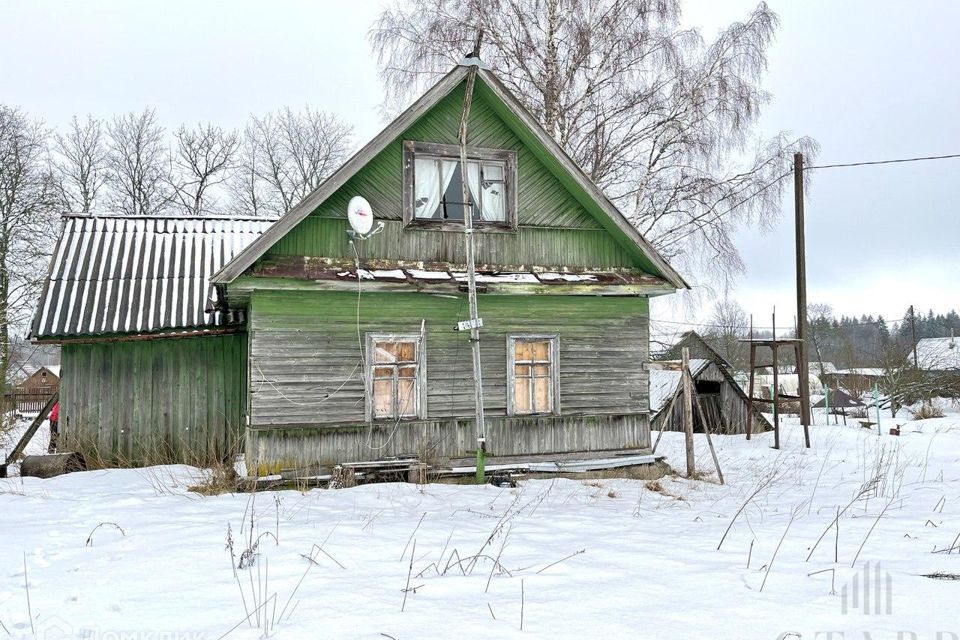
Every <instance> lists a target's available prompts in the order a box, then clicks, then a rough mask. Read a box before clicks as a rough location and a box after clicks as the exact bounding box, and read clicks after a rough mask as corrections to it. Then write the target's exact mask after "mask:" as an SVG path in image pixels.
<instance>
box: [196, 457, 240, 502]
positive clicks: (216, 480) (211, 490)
mask: <svg viewBox="0 0 960 640" xmlns="http://www.w3.org/2000/svg"><path fill="white" fill-rule="evenodd" d="M238 482H239V477H238V476H237V471H236V469H234V468H233V465H232V464H230V463H226V462H224V463H220V464H216V465H213V466H210V467H207V468H206V469H204V470H203V478H202V479H201V480H200V482H199V483H197V484H195V485H191V486H189V487H187V489H188V490H189V491H192V492H194V493H199V494H200V495H202V496H216V495H220V494H221V493H234V492H236V491H237V487H238Z"/></svg>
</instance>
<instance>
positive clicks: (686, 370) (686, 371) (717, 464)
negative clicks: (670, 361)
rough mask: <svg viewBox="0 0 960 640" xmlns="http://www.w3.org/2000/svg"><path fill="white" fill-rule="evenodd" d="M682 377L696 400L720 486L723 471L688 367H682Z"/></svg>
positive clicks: (705, 413) (705, 414) (722, 482)
mask: <svg viewBox="0 0 960 640" xmlns="http://www.w3.org/2000/svg"><path fill="white" fill-rule="evenodd" d="M683 375H684V376H685V377H687V378H689V379H690V383H689V384H690V387H691V388H692V389H693V396H694V398H696V399H697V411H698V412H699V413H700V422H702V423H703V434H704V435H705V436H706V437H707V446H708V447H709V448H710V456H711V457H712V458H713V466H714V467H716V469H717V478H719V480H720V484H725V483H724V481H723V471H721V470H720V460H719V459H718V458H717V452H716V450H715V449H714V448H713V439H712V438H711V437H710V423H709V422H707V412H706V411H704V410H703V403H702V402H700V394H699V393H697V389H696V386H695V385H694V382H693V373H692V372H691V371H690V368H689V366H688V365H685V366H684V367H683Z"/></svg>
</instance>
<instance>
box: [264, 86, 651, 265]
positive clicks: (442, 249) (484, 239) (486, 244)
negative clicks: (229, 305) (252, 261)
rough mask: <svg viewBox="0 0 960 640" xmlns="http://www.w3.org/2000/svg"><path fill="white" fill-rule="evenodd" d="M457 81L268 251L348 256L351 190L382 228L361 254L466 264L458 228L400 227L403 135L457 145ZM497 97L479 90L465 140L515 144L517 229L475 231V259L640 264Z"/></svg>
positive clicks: (511, 262) (636, 254)
mask: <svg viewBox="0 0 960 640" xmlns="http://www.w3.org/2000/svg"><path fill="white" fill-rule="evenodd" d="M462 95H463V90H462V87H461V88H458V89H456V90H454V91H453V92H451V94H450V95H448V96H447V97H446V98H444V99H443V100H441V101H440V103H438V104H437V105H436V106H435V107H434V108H433V109H432V110H430V111H429V112H428V113H427V114H426V115H424V116H423V117H421V118H420V119H419V120H418V121H417V122H416V123H415V124H414V125H412V126H411V127H410V128H409V129H408V130H407V131H406V132H404V133H403V134H402V135H400V136H399V137H398V138H397V139H396V140H394V141H393V142H392V143H391V144H390V145H388V146H387V148H385V149H384V150H383V151H381V152H380V153H379V154H378V155H377V156H375V157H374V158H373V159H372V160H371V161H370V162H369V163H367V165H366V166H365V167H364V168H363V169H361V170H360V171H358V172H357V174H356V175H354V176H353V177H352V178H351V179H350V180H348V181H347V183H346V184H345V185H344V186H343V187H342V188H340V189H339V190H338V191H336V192H335V193H334V194H333V195H332V196H331V197H330V198H328V199H327V200H326V201H325V202H324V203H323V204H322V205H321V206H320V207H319V208H318V209H317V210H316V211H315V212H313V213H312V214H311V215H310V216H308V217H307V218H305V219H304V220H303V221H302V222H301V223H300V224H299V225H297V227H295V228H294V229H293V230H292V231H291V232H290V233H288V234H287V235H286V236H285V237H284V238H282V239H281V240H279V241H278V242H277V243H276V244H275V245H274V246H273V247H272V248H271V249H270V251H269V252H268V253H267V256H270V255H307V256H324V257H352V255H353V252H352V249H351V248H350V245H349V244H348V243H347V239H346V235H345V233H344V232H345V230H346V228H347V227H346V221H345V219H344V212H345V211H346V207H347V202H348V200H349V199H350V197H351V196H354V195H357V194H362V195H364V196H365V197H366V198H367V199H368V200H369V201H370V203H371V205H372V206H373V208H374V211H375V214H376V216H377V218H378V219H380V220H383V221H385V222H386V223H387V228H386V229H385V231H384V233H383V234H381V235H379V236H376V237H374V238H373V239H371V240H368V241H366V242H364V243H362V245H363V249H364V250H365V252H366V255H365V257H367V258H380V259H393V258H395V259H403V260H423V261H434V262H460V263H463V262H464V258H463V249H462V245H463V239H462V237H461V236H460V234H457V233H445V232H439V231H434V230H423V229H407V230H404V229H403V228H402V223H401V220H402V213H403V211H402V206H403V203H402V186H403V185H402V183H403V170H402V159H403V151H402V141H403V140H405V139H406V140H417V141H426V142H440V143H455V142H456V140H457V129H458V126H459V118H460V108H461V101H462ZM495 101H496V99H495V98H492V97H489V96H488V94H486V93H484V92H482V91H478V93H477V95H476V97H475V99H474V103H473V107H472V108H471V112H470V140H471V144H472V145H475V146H478V147H490V148H498V149H513V150H515V151H517V162H518V207H519V211H518V221H519V225H520V229H519V231H518V233H489V234H478V236H477V253H478V255H477V260H478V262H479V263H482V264H491V265H496V264H503V265H521V264H523V265H539V266H546V267H557V268H560V267H564V266H576V267H596V268H602V267H629V266H638V267H641V268H646V267H647V266H648V261H647V260H646V259H645V258H644V257H643V256H642V255H640V253H639V250H638V249H637V247H636V246H633V245H631V244H630V243H629V242H623V241H622V240H618V239H616V238H615V237H614V236H613V235H611V233H610V232H609V231H608V230H607V229H605V228H604V226H603V225H601V223H600V222H599V221H598V218H597V215H596V213H593V214H591V213H589V212H588V211H587V209H586V208H585V206H584V203H582V202H581V201H579V200H578V199H577V198H575V197H574V196H573V195H572V193H571V191H570V189H569V185H567V184H564V183H563V182H561V181H560V180H559V179H558V178H557V169H556V168H554V169H553V170H551V169H549V168H548V167H547V166H546V164H545V162H544V159H541V158H540V157H539V156H538V155H537V154H536V153H534V151H533V150H531V147H530V146H528V144H526V143H525V142H523V141H522V140H521V139H520V138H519V137H518V135H517V133H516V126H514V127H511V126H508V124H507V123H506V122H505V121H504V119H502V118H501V116H500V115H498V114H497V111H496V110H495V109H494V108H493V103H494V102H495Z"/></svg>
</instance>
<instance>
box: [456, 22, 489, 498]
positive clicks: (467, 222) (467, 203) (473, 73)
mask: <svg viewBox="0 0 960 640" xmlns="http://www.w3.org/2000/svg"><path fill="white" fill-rule="evenodd" d="M482 41H483V29H481V30H480V31H479V32H478V33H477V38H476V40H475V41H474V45H473V52H472V53H471V54H470V55H469V58H470V62H471V66H470V71H468V72H467V81H466V87H465V88H464V92H463V111H462V112H461V114H460V132H459V138H460V182H461V184H462V185H463V203H464V205H463V207H464V211H463V237H464V242H465V244H466V254H467V296H468V300H469V306H470V321H469V325H470V346H471V351H472V354H473V396H474V404H475V407H476V423H477V475H476V478H477V482H480V483H482V482H483V481H484V477H485V475H486V455H487V442H486V425H485V424H484V416H483V374H482V372H481V369H480V327H481V325H482V321H481V320H480V317H479V315H478V313H477V280H476V276H477V274H476V266H475V264H474V262H475V259H474V245H473V203H472V201H471V200H470V187H469V181H468V179H467V121H468V119H469V117H470V104H471V102H472V101H473V85H474V83H475V82H476V78H477V69H478V68H479V63H480V44H481V42H482Z"/></svg>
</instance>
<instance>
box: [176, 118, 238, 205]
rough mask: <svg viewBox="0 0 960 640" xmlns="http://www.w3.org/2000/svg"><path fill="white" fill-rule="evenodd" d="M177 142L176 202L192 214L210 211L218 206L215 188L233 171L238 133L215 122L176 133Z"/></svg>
mask: <svg viewBox="0 0 960 640" xmlns="http://www.w3.org/2000/svg"><path fill="white" fill-rule="evenodd" d="M173 135H174V141H175V143H176V146H175V149H174V152H173V156H172V157H171V159H170V163H171V167H170V179H171V187H172V189H173V194H174V203H175V205H176V206H177V207H178V208H179V209H181V210H183V211H184V212H185V213H187V214H189V215H202V214H205V213H211V212H213V211H214V210H215V208H216V205H217V203H216V199H215V197H214V195H213V190H214V189H215V188H216V187H217V185H220V184H221V183H223V182H224V181H225V180H226V179H227V178H228V177H229V175H230V171H231V170H232V169H233V166H234V162H235V155H236V151H237V147H238V140H239V138H238V136H237V133H236V132H235V131H224V130H223V129H221V128H220V127H215V126H213V125H212V124H206V125H197V127H196V128H194V129H188V128H187V127H186V126H183V125H181V126H180V128H179V129H177V131H176V132H175V133H174V134H173Z"/></svg>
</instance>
